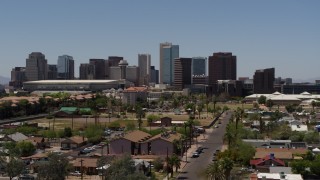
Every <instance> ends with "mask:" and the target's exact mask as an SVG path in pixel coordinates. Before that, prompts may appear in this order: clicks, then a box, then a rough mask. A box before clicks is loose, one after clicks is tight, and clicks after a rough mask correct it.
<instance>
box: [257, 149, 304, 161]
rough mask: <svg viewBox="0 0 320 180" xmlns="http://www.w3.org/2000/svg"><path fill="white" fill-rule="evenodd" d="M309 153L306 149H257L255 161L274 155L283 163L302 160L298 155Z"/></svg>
mask: <svg viewBox="0 0 320 180" xmlns="http://www.w3.org/2000/svg"><path fill="white" fill-rule="evenodd" d="M307 152H308V150H307V149H305V148H256V153H255V156H254V159H261V158H264V157H266V156H267V155H270V154H274V156H275V157H277V158H278V159H281V160H283V161H291V160H293V159H298V158H300V157H299V156H296V155H298V154H299V155H304V154H306V153H307Z"/></svg>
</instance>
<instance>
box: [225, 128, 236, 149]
mask: <svg viewBox="0 0 320 180" xmlns="http://www.w3.org/2000/svg"><path fill="white" fill-rule="evenodd" d="M234 138H235V137H234V135H233V133H232V129H231V126H230V124H228V125H227V127H226V132H225V134H224V139H225V141H227V143H228V148H229V149H230V148H231V145H232V144H233V142H234Z"/></svg>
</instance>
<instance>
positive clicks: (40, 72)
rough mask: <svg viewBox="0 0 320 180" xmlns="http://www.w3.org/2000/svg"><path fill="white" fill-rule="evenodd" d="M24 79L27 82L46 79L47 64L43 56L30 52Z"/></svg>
mask: <svg viewBox="0 0 320 180" xmlns="http://www.w3.org/2000/svg"><path fill="white" fill-rule="evenodd" d="M26 77H27V80H28V81H37V80H46V79H48V64H47V60H46V59H45V56H44V54H42V53H41V52H32V53H31V54H29V57H28V59H26Z"/></svg>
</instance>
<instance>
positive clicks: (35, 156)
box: [21, 153, 48, 160]
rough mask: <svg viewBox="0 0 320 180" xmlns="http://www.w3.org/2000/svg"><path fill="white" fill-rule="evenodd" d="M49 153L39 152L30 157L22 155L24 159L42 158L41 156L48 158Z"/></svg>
mask: <svg viewBox="0 0 320 180" xmlns="http://www.w3.org/2000/svg"><path fill="white" fill-rule="evenodd" d="M47 157H48V154H47V153H37V154H34V155H32V156H28V157H21V159H22V160H24V159H41V158H47Z"/></svg>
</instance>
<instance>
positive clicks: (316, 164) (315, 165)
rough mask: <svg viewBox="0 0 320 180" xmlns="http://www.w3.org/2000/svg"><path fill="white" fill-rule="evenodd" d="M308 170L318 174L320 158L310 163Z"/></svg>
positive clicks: (319, 172) (319, 173)
mask: <svg viewBox="0 0 320 180" xmlns="http://www.w3.org/2000/svg"><path fill="white" fill-rule="evenodd" d="M310 171H311V173H313V174H315V175H317V176H320V159H317V160H316V161H313V162H312V163H311V165H310Z"/></svg>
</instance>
